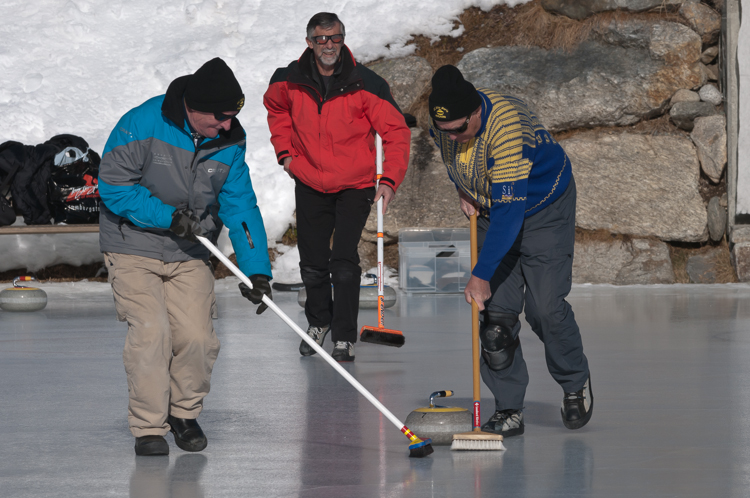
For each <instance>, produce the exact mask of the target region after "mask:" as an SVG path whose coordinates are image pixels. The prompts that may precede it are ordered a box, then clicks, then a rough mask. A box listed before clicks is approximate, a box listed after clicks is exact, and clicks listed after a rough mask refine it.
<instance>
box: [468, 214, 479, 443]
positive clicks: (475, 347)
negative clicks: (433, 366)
mask: <svg viewBox="0 0 750 498" xmlns="http://www.w3.org/2000/svg"><path fill="white" fill-rule="evenodd" d="M469 220H470V222H471V223H470V230H469V233H470V241H471V269H472V270H474V265H476V264H477V213H476V211H474V214H472V215H471V216H470V217H469ZM469 278H471V276H470V277H469ZM471 360H472V369H473V382H474V414H473V415H474V416H473V419H474V421H473V426H474V430H479V426H480V422H481V420H480V418H481V408H480V404H479V402H480V400H481V397H480V396H481V394H480V384H479V306H477V302H476V301H474V299H472V300H471Z"/></svg>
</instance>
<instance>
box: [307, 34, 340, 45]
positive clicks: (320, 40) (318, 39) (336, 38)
mask: <svg viewBox="0 0 750 498" xmlns="http://www.w3.org/2000/svg"><path fill="white" fill-rule="evenodd" d="M312 39H313V41H315V43H317V44H318V45H325V44H326V43H328V40H331V41H332V42H333V43H336V44H338V43H341V42H342V41H344V35H319V36H313V37H312Z"/></svg>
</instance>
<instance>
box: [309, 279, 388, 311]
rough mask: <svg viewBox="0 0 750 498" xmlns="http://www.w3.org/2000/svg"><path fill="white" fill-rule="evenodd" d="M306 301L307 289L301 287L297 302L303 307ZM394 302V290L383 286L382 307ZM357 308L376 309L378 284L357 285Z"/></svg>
mask: <svg viewBox="0 0 750 498" xmlns="http://www.w3.org/2000/svg"><path fill="white" fill-rule="evenodd" d="M331 296H333V287H331ZM305 301H307V290H305V288H304V287H302V288H301V289H300V291H299V293H298V294H297V303H299V305H300V306H302V307H303V308H304V307H305ZM394 304H396V290H395V289H394V288H393V287H388V286H387V285H384V286H383V308H390V307H391V306H393V305H394ZM359 308H360V309H365V310H369V309H377V308H378V286H377V285H360V286H359Z"/></svg>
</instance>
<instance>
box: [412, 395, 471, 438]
mask: <svg viewBox="0 0 750 498" xmlns="http://www.w3.org/2000/svg"><path fill="white" fill-rule="evenodd" d="M449 396H453V391H436V392H434V393H432V394H430V406H427V407H424V408H417V409H416V410H414V411H413V412H411V413H410V414H409V416H408V417H406V422H404V425H406V426H407V427H408V428H409V429H411V431H412V432H413V433H414V434H416V435H417V436H418V437H420V438H422V439H424V438H427V437H428V438H430V439H432V444H437V445H440V444H451V442H452V441H453V434H458V433H461V432H469V431H470V430H471V412H469V410H467V409H466V408H458V407H455V406H438V405H436V404H435V402H434V400H435V398H447V397H449Z"/></svg>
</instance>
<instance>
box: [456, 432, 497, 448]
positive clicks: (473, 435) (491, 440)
mask: <svg viewBox="0 0 750 498" xmlns="http://www.w3.org/2000/svg"><path fill="white" fill-rule="evenodd" d="M462 450H465V451H504V450H505V446H503V436H501V435H499V434H492V433H490V432H483V431H479V430H475V431H471V432H464V433H461V434H454V435H453V443H451V451H462Z"/></svg>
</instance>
